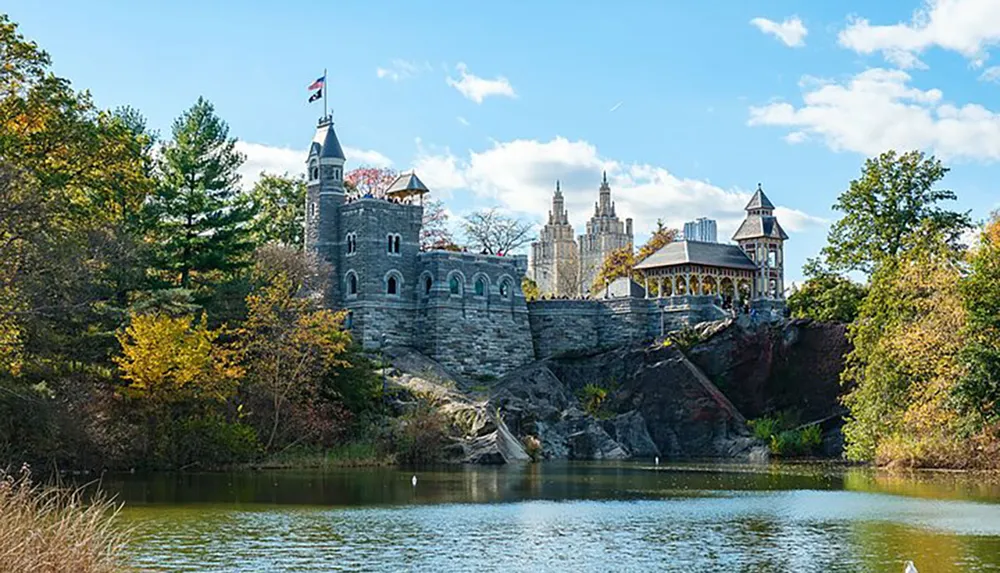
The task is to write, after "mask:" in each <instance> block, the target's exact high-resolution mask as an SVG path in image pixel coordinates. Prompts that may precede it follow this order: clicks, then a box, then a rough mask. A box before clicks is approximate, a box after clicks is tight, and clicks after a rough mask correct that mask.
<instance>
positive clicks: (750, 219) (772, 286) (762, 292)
mask: <svg viewBox="0 0 1000 573" xmlns="http://www.w3.org/2000/svg"><path fill="white" fill-rule="evenodd" d="M746 212H747V216H746V218H745V219H744V220H743V223H742V224H741V225H740V228H739V229H737V230H736V234H735V235H733V240H734V241H736V243H737V244H738V245H739V246H740V248H741V249H743V251H744V252H745V253H746V254H747V256H748V257H750V260H752V261H754V263H756V264H757V269H758V272H757V278H756V279H755V280H754V283H753V284H754V288H753V296H754V298H765V299H773V300H781V299H784V298H785V271H784V268H785V255H784V244H785V241H786V240H788V235H787V234H785V230H784V229H782V228H781V225H779V224H778V219H777V218H775V216H774V204H773V203H771V200H770V199H768V198H767V195H765V194H764V190H763V189H762V188H761V185H760V183H758V184H757V191H755V192H754V194H753V197H751V198H750V202H749V203H747V206H746Z"/></svg>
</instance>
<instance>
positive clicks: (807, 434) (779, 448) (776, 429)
mask: <svg viewBox="0 0 1000 573" xmlns="http://www.w3.org/2000/svg"><path fill="white" fill-rule="evenodd" d="M797 420H798V416H795V415H791V414H788V413H780V412H779V413H778V414H775V415H774V416H765V417H763V418H758V419H756V420H749V421H748V422H747V425H748V426H750V429H751V430H752V431H753V435H754V437H755V438H757V439H758V440H761V441H763V442H765V443H767V445H768V448H769V449H770V450H771V453H772V454H774V455H775V456H784V457H794V456H807V455H810V454H815V453H816V452H817V451H818V450H819V447H820V445H822V443H823V432H822V430H821V429H820V427H819V426H818V425H817V424H810V425H809V426H806V427H804V428H798V429H796V428H794V427H793V426H794V425H796V424H797Z"/></svg>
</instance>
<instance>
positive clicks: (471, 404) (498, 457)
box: [387, 348, 530, 464]
mask: <svg viewBox="0 0 1000 573" xmlns="http://www.w3.org/2000/svg"><path fill="white" fill-rule="evenodd" d="M387 354H388V355H389V357H390V359H391V360H392V364H393V368H392V369H390V370H391V371H389V372H387V382H388V383H389V384H390V385H391V386H392V387H393V388H394V389H395V390H397V394H402V395H403V397H402V398H400V397H397V403H399V402H402V403H403V404H400V407H398V408H397V409H403V408H405V402H406V401H407V400H406V397H419V398H420V399H421V400H424V401H426V402H427V403H429V404H431V405H432V406H433V407H434V408H435V409H437V410H438V412H440V413H441V414H442V415H443V416H444V417H445V419H447V420H448V421H449V424H448V439H449V440H450V442H451V443H450V444H449V445H448V446H447V447H446V448H445V452H444V453H445V458H446V461H449V462H453V463H474V464H504V463H510V462H519V461H528V460H529V459H530V458H529V456H528V454H527V453H526V452H525V451H524V447H523V446H522V445H521V442H520V441H519V440H518V438H517V437H516V436H515V435H514V434H513V433H512V432H511V431H510V430H509V429H508V428H507V425H506V424H505V423H504V421H503V419H502V418H499V417H497V415H496V411H495V410H494V409H492V408H490V407H489V405H488V404H487V402H486V401H483V400H479V401H477V400H473V399H471V398H469V397H468V396H467V395H465V394H464V393H462V392H460V391H459V390H458V382H457V381H456V379H455V378H454V377H453V376H452V375H451V374H450V373H449V372H448V371H447V370H446V369H444V368H443V367H442V366H441V365H440V364H438V363H437V362H435V361H433V360H431V359H430V358H427V357H426V356H423V355H421V354H419V353H417V352H415V351H412V350H408V349H404V348H394V349H390V350H389V351H388V352H387Z"/></svg>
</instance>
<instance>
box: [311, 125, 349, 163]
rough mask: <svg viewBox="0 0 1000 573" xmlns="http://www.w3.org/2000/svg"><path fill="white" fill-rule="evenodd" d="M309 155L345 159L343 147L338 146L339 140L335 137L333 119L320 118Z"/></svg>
mask: <svg viewBox="0 0 1000 573" xmlns="http://www.w3.org/2000/svg"><path fill="white" fill-rule="evenodd" d="M309 155H310V156H312V155H318V156H319V157H320V159H340V160H345V161H346V160H347V158H346V157H344V149H343V148H342V147H341V146H340V140H339V139H337V132H336V131H334V129H333V120H331V119H330V118H324V119H321V120H320V122H319V126H318V127H317V128H316V135H315V136H314V137H313V140H312V145H311V146H310V148H309Z"/></svg>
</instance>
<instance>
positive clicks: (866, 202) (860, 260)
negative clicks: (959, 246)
mask: <svg viewBox="0 0 1000 573" xmlns="http://www.w3.org/2000/svg"><path fill="white" fill-rule="evenodd" d="M947 173H948V169H947V168H946V167H944V166H943V165H942V164H941V162H940V161H939V160H937V159H936V158H934V157H933V156H931V157H925V155H924V153H923V152H920V151H910V152H907V153H904V154H902V155H899V154H897V153H896V152H895V151H887V152H885V153H883V154H881V155H879V156H878V157H876V158H871V159H868V160H866V161H865V165H864V168H863V169H862V173H861V177H860V178H859V179H855V180H853V181H851V183H850V186H849V187H848V189H847V190H846V191H844V192H843V193H841V195H840V197H838V199H837V203H836V204H835V205H834V206H833V208H834V209H836V210H838V211H840V212H841V213H843V216H842V217H841V218H840V220H838V221H837V222H836V223H834V224H833V227H831V229H830V235H829V239H828V244H827V246H826V247H824V248H823V255H824V256H825V258H826V262H827V264H828V265H829V266H830V268H831V269H832V270H834V271H862V272H865V273H869V274H870V273H871V272H872V271H874V270H875V268H876V267H877V266H878V265H879V264H880V263H881V262H883V261H885V260H892V259H894V258H895V257H896V256H897V255H898V254H899V253H900V251H901V250H902V249H903V248H905V246H906V245H907V244H908V242H907V241H908V237H909V235H910V234H911V233H913V232H915V231H916V230H918V229H930V230H933V231H935V232H937V231H940V232H943V233H945V239H946V240H947V241H948V242H949V243H950V244H955V243H956V242H957V240H958V237H959V236H960V235H961V233H962V231H964V230H965V229H967V228H968V227H969V226H970V221H969V217H968V214H964V213H957V212H954V211H948V210H946V209H943V208H942V207H940V206H939V203H941V202H942V201H952V200H954V199H955V193H954V192H952V191H948V190H945V189H937V188H935V187H936V185H937V184H938V183H939V182H940V181H941V179H942V178H944V176H945V174H947Z"/></svg>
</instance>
